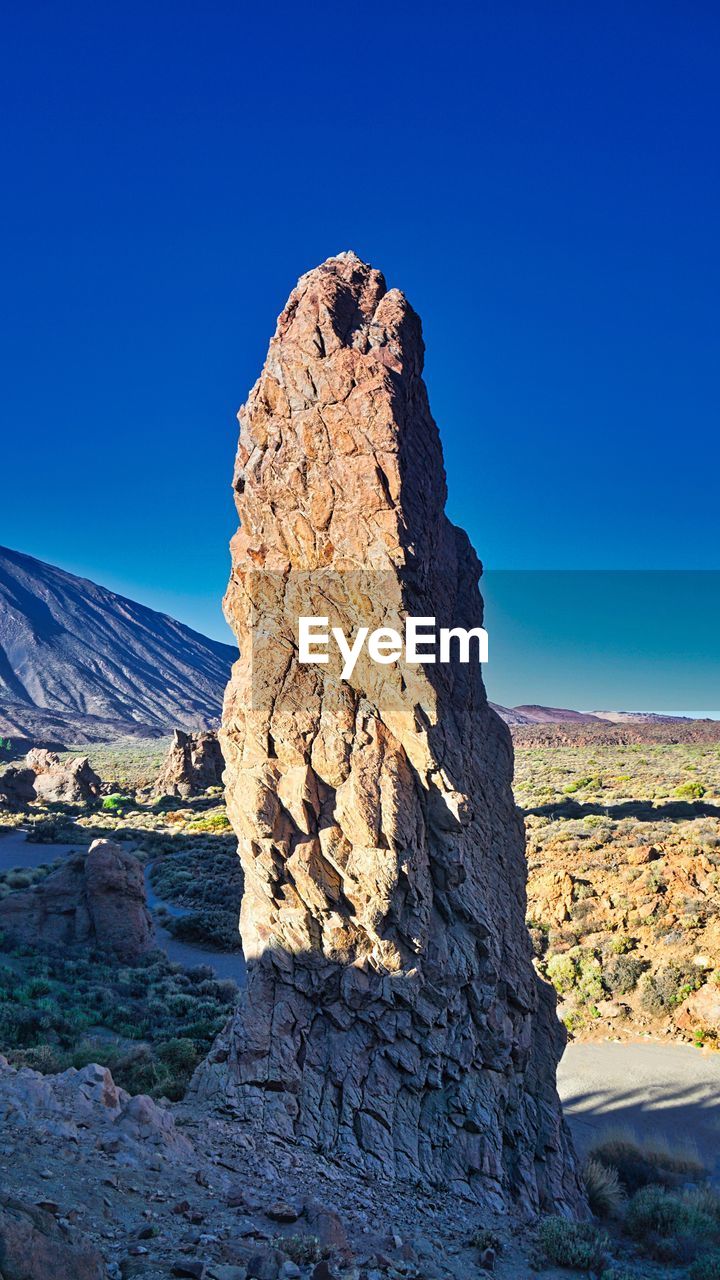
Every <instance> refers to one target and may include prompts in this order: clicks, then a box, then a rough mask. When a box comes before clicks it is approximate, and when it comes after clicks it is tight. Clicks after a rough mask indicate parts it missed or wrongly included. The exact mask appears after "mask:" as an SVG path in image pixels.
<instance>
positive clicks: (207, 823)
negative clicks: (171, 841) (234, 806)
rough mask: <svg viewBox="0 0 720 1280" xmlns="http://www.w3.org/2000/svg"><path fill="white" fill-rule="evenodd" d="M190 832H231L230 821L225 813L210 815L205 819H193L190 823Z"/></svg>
mask: <svg viewBox="0 0 720 1280" xmlns="http://www.w3.org/2000/svg"><path fill="white" fill-rule="evenodd" d="M190 830H191V831H223V832H224V831H231V830H232V827H231V825H230V819H229V818H228V816H227V814H226V813H211V814H208V816H207V817H206V818H195V819H194V820H193V821H192V822H191V823H190Z"/></svg>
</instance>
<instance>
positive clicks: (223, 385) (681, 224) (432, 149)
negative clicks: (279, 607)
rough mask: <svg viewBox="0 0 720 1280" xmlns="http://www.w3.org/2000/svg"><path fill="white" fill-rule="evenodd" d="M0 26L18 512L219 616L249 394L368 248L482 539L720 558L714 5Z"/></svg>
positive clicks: (34, 16)
mask: <svg viewBox="0 0 720 1280" xmlns="http://www.w3.org/2000/svg"><path fill="white" fill-rule="evenodd" d="M3 45H4V52H3V55H2V56H3V62H4V66H3V74H2V77H0V83H1V88H0V97H1V105H2V114H3V120H4V122H5V128H4V130H3V139H2V143H1V144H0V146H1V151H0V157H1V162H2V173H3V178H4V185H5V190H6V197H5V199H4V201H3V203H2V208H1V209H0V219H1V220H2V224H3V225H2V236H1V237H0V245H1V248H0V252H1V254H2V259H3V261H2V271H3V282H4V293H5V300H6V306H5V308H4V317H3V319H2V334H1V335H0V336H1V338H2V350H3V353H4V356H5V360H6V370H5V376H4V378H3V397H2V410H3V419H4V424H3V439H2V455H1V456H2V471H0V486H1V488H0V498H1V500H2V505H1V507H0V512H1V519H0V542H2V543H5V544H7V545H10V546H13V547H16V548H18V549H20V550H24V551H27V552H29V553H31V554H34V555H37V556H40V557H41V558H43V559H46V560H50V561H52V562H54V563H57V564H62V565H64V566H66V567H67V568H70V569H72V570H75V571H79V572H82V573H85V574H87V575H88V576H90V577H93V578H95V579H96V580H98V581H101V582H103V583H106V584H107V585H109V586H112V587H115V588H116V589H120V590H123V591H125V592H126V593H127V594H129V595H131V596H134V597H136V598H139V599H142V600H144V601H147V602H148V603H150V604H153V605H155V606H156V607H159V608H164V609H167V610H168V611H169V612H173V613H175V614H176V615H177V616H180V617H182V618H183V619H185V620H187V621H189V622H191V623H192V624H193V625H195V626H197V627H199V628H200V629H203V630H206V631H208V632H210V633H212V634H215V635H222V634H223V625H224V624H223V623H222V621H221V619H220V615H219V608H218V601H219V597H220V595H221V594H222V590H223V587H224V582H225V579H226V576H227V569H228V557H227V551H226V544H227V540H228V538H229V535H230V533H231V531H232V528H233V525H234V513H233V509H232V504H231V499H230V490H229V481H230V475H231V468H232V457H233V452H234V446H235V436H236V424H235V420H234V415H235V412H236V410H237V408H238V406H239V404H240V402H241V401H242V400H243V399H244V397H245V395H246V393H247V390H248V388H249V387H250V386H251V384H252V383H253V382H254V380H255V378H256V377H257V374H258V372H259V368H260V365H261V362H262V359H263V356H264V352H265V348H266V346H267V341H268V338H269V336H270V334H271V332H272V330H273V328H274V323H275V317H276V316H277V314H278V312H279V310H280V309H281V307H282V305H283V303H284V301H285V298H286V296H287V294H288V292H289V290H290V288H291V287H292V285H293V284H294V282H295V280H296V279H297V277H298V275H300V274H301V273H302V272H303V271H305V270H307V269H308V268H310V267H312V266H314V265H315V264H316V263H317V262H319V261H322V260H323V259H324V258H326V257H327V256H329V255H330V254H332V253H334V252H337V251H338V250H340V249H345V248H354V249H355V250H356V252H358V253H359V254H360V255H361V256H363V257H365V258H367V259H368V260H370V261H372V262H373V263H374V264H375V265H377V266H379V267H381V268H382V269H383V271H384V272H385V274H386V276H387V278H388V281H389V283H390V284H392V285H399V286H400V287H402V288H403V289H404V290H405V291H406V293H407V294H408V296H409V297H410V300H411V301H412V302H413V304H414V306H415V307H416V308H417V310H418V311H419V312H420V314H421V316H422V318H423V323H424V330H425V338H426V342H427V346H428V358H427V368H426V373H427V381H428V386H429V391H430V398H431V404H432V407H433V411H434V413H435V416H436V418H437V421H438V424H439V426H440V430H441V433H442V437H443V442H444V447H445V454H446V463H447V470H448V481H449V488H450V506H449V510H450V514H451V516H452V517H453V518H454V519H455V520H457V521H458V522H459V523H461V524H463V525H464V526H465V527H466V528H467V529H468V531H469V532H470V534H471V536H472V538H473V541H474V543H475V545H476V547H477V549H478V551H479V553H480V555H481V556H482V558H483V560H484V561H485V562H486V564H487V565H488V566H489V567H490V568H493V569H534V570H547V569H560V568H562V569H582V570H585V569H597V568H604V569H607V568H611V569H619V568H632V569H678V568H692V569H708V568H720V556H719V554H718V537H717V475H718V463H719V461H720V458H719V456H718V455H719V453H720V445H719V444H718V421H719V417H720V415H719V412H718V411H719V409H720V378H719V377H718V372H719V371H718V340H717V305H718V297H720V246H719V242H718V236H717V227H718V225H720V172H719V168H718V165H719V157H718V148H717V129H718V107H719V105H720V82H719V79H718V76H717V64H718V55H719V54H720V12H719V11H718V10H717V8H716V6H713V5H711V4H709V3H699V4H696V5H694V6H691V7H689V6H681V5H678V4H677V3H672V4H668V3H662V0H661V2H659V3H653V4H649V3H648V4H644V3H634V4H633V5H631V6H628V5H624V4H620V3H609V4H606V5H603V6H602V7H601V6H598V5H595V6H591V5H577V4H572V3H569V2H568V3H551V4H544V5H538V4H537V3H512V2H511V3H507V4H505V3H503V4H500V3H493V4H489V3H479V4H477V5H475V6H472V7H470V6H466V5H459V4H453V3H450V4H446V5H444V6H442V8H441V7H440V6H438V5H436V4H424V3H422V2H420V3H414V4H409V3H408V4H393V3H384V4H382V5H380V4H374V3H370V4H367V3H365V4H363V5H358V4H353V3H347V4H344V5H336V4H333V5H330V4H327V3H324V2H322V0H321V2H320V3H318V4H315V5H313V6H297V5H289V4H284V3H280V4H276V5H275V6H272V7H271V6H263V7H261V6H259V5H255V6H252V7H251V6H249V5H246V4H242V3H212V2H211V3H209V4H206V5H202V6H200V5H197V4H188V3H184V2H183V0H179V2H178V3H173V4H172V5H169V4H167V5H166V4H164V3H162V2H159V3H153V4H150V5H147V4H145V5H139V4H135V3H132V2H131V3H124V4H122V5H120V4H115V3H107V4H102V5H97V4H93V5H90V4H86V3H72V2H69V3H67V4H63V5H52V4H50V3H47V2H45V3H40V2H36V3H34V4H30V5H24V6H20V5H18V6H15V7H14V9H12V10H8V11H7V13H6V14H5V17H4V41H3ZM521 603H522V602H521ZM627 608H628V609H630V610H631V611H632V608H633V604H632V601H628V602H627ZM561 613H562V611H561ZM554 618H555V615H554V614H553V616H551V617H549V618H548V620H547V624H546V628H545V633H544V636H545V638H544V642H543V643H544V644H545V646H546V648H547V649H548V651H552V650H554V649H557V647H558V645H561V644H565V643H566V642H567V640H568V630H567V629H568V626H570V625H571V619H570V620H569V619H568V617H567V616H565V615H564V614H563V616H558V617H557V618H556V619H555V620H554ZM638 621H639V622H640V621H641V615H640V613H639V612H638ZM488 624H489V627H490V628H491V624H492V618H491V617H490V618H489V619H488ZM561 629H562V634H561ZM651 630H652V629H649V630H648V636H647V642H646V641H645V640H643V644H645V643H647V646H648V648H647V653H648V655H651V654H656V655H658V656H659V653H660V648H659V640H658V639H657V637H655V638H653V636H652V635H651V634H650V631H651ZM508 643H509V642H508ZM582 643H583V642H582V639H581V637H579V639H578V645H579V646H580V647H582ZM618 646H619V647H618ZM510 651H511V650H510V648H509V647H508V648H507V653H510ZM512 652H513V654H514V657H513V671H514V673H515V675H516V677H517V690H518V696H517V697H516V698H515V699H514V700H515V701H523V700H527V699H526V689H527V687H528V686H529V684H530V683H532V678H533V675H534V673H537V672H538V655H537V648H536V647H535V648H534V649H533V652H532V653H531V652H530V650H529V649H527V648H526V649H523V648H522V646H520V649H519V650H518V647H517V645H513V647H512ZM583 653H584V651H583V652H580V656H579V658H578V662H579V664H580V666H579V668H578V670H579V671H580V672H581V673H583V672H584V673H585V675H584V676H583V679H585V680H586V682H587V697H586V698H584V699H583V701H584V702H585V703H586V705H590V704H595V705H597V704H598V701H599V700H598V698H597V697H595V696H594V694H595V692H596V690H597V691H599V686H598V684H597V679H596V676H597V670H596V669H595V668H593V666H592V664H591V663H590V664H589V665H587V664H586V665H585V666H583V662H584V661H585V658H586V657H587V654H586V653H585V656H583ZM623 653H624V650H623V647H622V643H621V642H617V643H616V648H615V649H614V650H613V655H614V657H613V661H614V662H616V664H617V666H618V670H619V669H620V668H621V667H622V662H623ZM629 655H630V649H629V648H628V649H627V651H626V656H628V657H629ZM651 665H652V664H651ZM541 668H542V664H541ZM696 670H697V671H698V672H700V671H701V667H699V666H698V667H696ZM594 671H595V674H593V672H594ZM576 674H577V673H576ZM561 675H562V673H558V678H557V682H556V683H557V696H556V697H555V698H554V699H552V700H554V701H557V702H560V701H562V700H563V699H564V697H565V693H566V692H569V691H570V688H571V686H570V685H569V684H567V683H565V684H563V680H562V678H561ZM513 678H514V677H513ZM663 680H664V677H663V669H662V665H660V666H658V669H657V677H656V684H655V685H652V686H651V687H649V688H648V689H647V690H644V691H643V692H644V700H645V701H647V698H650V697H653V696H654V698H655V700H656V701H658V700H659V699H660V698H661V697H662V696H663V695H664V693H665V692H666V688H665V686H664V683H663ZM702 680H704V676H703V677H702ZM540 683H541V682H540V681H538V684H540ZM546 683H547V682H546V681H543V682H542V685H543V688H544V687H545V684H546ZM701 684H702V681H701ZM553 687H555V686H553ZM572 687H573V688H574V687H575V686H574V685H573V686H572ZM505 692H506V691H505V686H503V696H505ZM510 692H512V690H510ZM686 692H687V691H685V690H682V689H679V690H678V699H680V701H679V702H678V703H677V709H678V710H682V709H683V708H684V705H685V703H684V701H683V700H682V699H684V698H685V695H686ZM645 694H646V697H645ZM698 698H700V699H701V700H702V691H700V693H698ZM532 700H533V701H535V700H537V701H540V700H545V701H548V700H549V695H547V692H545V693H543V694H542V696H541V695H540V693H538V696H537V697H536V698H533V699H532ZM577 704H578V701H577V698H575V705H577ZM719 713H720V712H719Z"/></svg>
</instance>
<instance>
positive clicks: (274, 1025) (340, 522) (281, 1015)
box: [195, 254, 583, 1212]
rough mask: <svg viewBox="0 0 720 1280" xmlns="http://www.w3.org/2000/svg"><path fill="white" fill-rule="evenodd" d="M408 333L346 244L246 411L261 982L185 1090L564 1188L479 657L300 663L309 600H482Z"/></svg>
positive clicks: (351, 608) (246, 940)
mask: <svg viewBox="0 0 720 1280" xmlns="http://www.w3.org/2000/svg"><path fill="white" fill-rule="evenodd" d="M423 351H424V347H423V341H422V337H421V330H420V322H419V320H418V317H417V316H416V314H415V313H414V311H413V310H412V308H411V307H410V305H409V304H408V302H407V301H406V300H405V298H404V296H403V295H402V294H401V293H400V292H398V290H396V289H392V290H390V291H388V290H387V288H386V285H385V282H384V279H383V277H382V275H381V274H380V272H379V271H376V270H374V269H372V268H371V267H369V266H367V265H365V264H364V263H362V262H361V261H360V260H359V259H358V258H357V257H356V256H355V255H354V254H341V255H339V256H338V257H337V258H332V259H330V260H329V261H327V262H326V263H325V264H324V265H323V266H321V267H319V268H318V269H316V270H314V271H311V272H310V273H309V274H308V275H306V276H304V277H303V278H302V279H301V280H300V282H299V284H298V286H297V288H296V289H295V290H294V291H293V293H292V294H291V296H290V299H289V301H288V303H287V306H286V307H285V310H284V311H283V313H282V315H281V316H280V319H279V321H278V327H277V331H276V334H275V337H274V338H273V340H272V342H271V344H270V350H269V353H268V357H267V361H266V363H265V367H264V369H263V372H262V374H261V377H260V379H259V381H258V382H257V383H256V385H255V386H254V388H253V389H252V391H251V393H250V397H249V399H248V402H247V404H246V405H245V406H244V407H243V409H241V411H240V414H239V419H240V423H241V432H240V445H239V452H238V459H237V469H236V476H235V492H236V502H237V509H238V513H239V516H240V521H241V527H240V529H239V531H238V533H237V534H236V535H235V537H234V539H233V543H232V557H233V569H232V577H231V582H230V586H229V589H228V593H227V597H226V613H227V617H228V620H229V621H230V623H231V625H232V627H233V629H234V631H235V634H236V636H237V638H238V642H239V648H240V654H241V657H240V659H239V661H238V662H237V663H236V665H235V667H234V669H233V677H232V681H231V684H230V686H229V688H228V692H227V695H226V701H225V710H224V718H223V730H222V733H221V743H222V748H223V754H224V757H225V761H226V773H225V778H226V788H227V799H228V806H229V813H230V817H231V820H232V822H233V825H234V827H235V830H236V832H237V834H238V837H239V853H240V858H241V860H242V864H243V868H244V873H245V895H244V898H243V904H242V912H241V918H240V929H241V934H242V939H243V947H244V951H245V956H246V959H247V962H248V989H247V993H246V997H245V1000H244V1003H243V1005H242V1006H241V1008H240V1011H239V1013H238V1015H237V1016H236V1018H235V1019H234V1021H233V1022H232V1023H231V1024H230V1025H229V1026H228V1028H226V1031H225V1032H224V1033H223V1035H222V1036H221V1038H220V1040H219V1041H218V1042H217V1044H216V1046H215V1048H214V1051H213V1053H212V1054H211V1056H210V1059H209V1060H208V1062H207V1063H206V1064H205V1065H204V1067H203V1068H202V1069H201V1071H200V1073H199V1075H198V1077H197V1079H196V1084H195V1088H196V1089H197V1090H198V1091H199V1092H200V1093H202V1094H204V1095H206V1096H208V1095H209V1096H212V1095H213V1094H214V1093H215V1092H219V1093H222V1095H223V1096H224V1097H225V1096H227V1094H228V1093H230V1094H231V1096H232V1099H233V1102H234V1104H235V1105H236V1106H237V1107H238V1108H239V1109H240V1111H241V1114H242V1115H243V1116H244V1117H245V1118H246V1119H247V1120H248V1121H251V1122H254V1123H256V1124H258V1125H259V1126H262V1127H263V1128H264V1129H265V1130H266V1131H268V1132H270V1133H275V1134H278V1135H285V1136H287V1137H290V1138H293V1139H295V1140H299V1141H301V1142H303V1143H306V1144H309V1145H312V1146H314V1147H316V1148H319V1149H321V1150H324V1151H328V1152H332V1153H334V1154H335V1155H336V1156H338V1157H340V1158H343V1159H345V1160H346V1161H348V1162H350V1163H351V1164H352V1165H353V1166H354V1167H356V1168H358V1169H364V1170H366V1171H367V1172H369V1173H373V1174H376V1175H379V1176H381V1177H390V1178H392V1177H395V1176H398V1177H400V1178H406V1179H418V1178H420V1179H422V1180H424V1181H428V1182H432V1183H436V1184H443V1185H448V1186H450V1187H451V1188H452V1189H453V1190H455V1191H456V1192H457V1193H458V1194H460V1195H464V1196H467V1197H470V1198H475V1199H477V1200H478V1201H479V1202H480V1203H482V1204H484V1205H487V1206H488V1207H496V1208H500V1209H508V1208H510V1207H511V1206H512V1205H513V1204H514V1205H516V1206H517V1207H518V1208H520V1209H522V1210H523V1211H525V1212H534V1211H536V1210H537V1209H538V1208H539V1207H540V1206H541V1205H543V1204H546V1205H550V1204H553V1205H555V1206H559V1207H563V1206H564V1207H566V1208H567V1209H569V1210H573V1209H577V1208H580V1207H582V1203H583V1198H582V1193H581V1192H580V1191H579V1187H578V1180H577V1175H576V1170H575V1162H574V1157H573V1153H572V1150H571V1147H570V1144H569V1139H568V1135H567V1132H566V1130H565V1128H564V1125H563V1121H562V1116H561V1110H560V1105H559V1102H558V1098H557V1095H556V1091H555V1066H556V1063H557V1061H558V1059H559V1057H560V1054H561V1053H562V1049H563V1044H564V1032H563V1029H562V1028H561V1026H560V1024H559V1023H558V1021H557V1020H556V1017H555V1000H554V994H553V992H552V990H551V989H550V988H548V987H547V986H546V985H544V984H542V983H540V982H539V980H538V979H537V978H536V975H535V972H534V970H533V966H532V962H531V949H530V943H529V938H528V934H527V930H526V927H525V878H526V871H525V861H524V834H523V827H522V822H521V819H520V817H519V815H518V813H517V811H516V809H515V806H514V803H513V797H512V792H511V779H512V768H513V758H512V746H511V742H510V736H509V732H508V730H507V728H506V726H505V725H504V724H503V723H502V722H501V721H500V720H499V718H498V717H497V716H496V715H495V713H494V712H493V711H492V710H491V709H490V708H489V707H488V703H487V698H486V695H485V690H484V687H483V683H482V679H481V675H480V667H479V666H478V665H477V663H476V662H470V663H461V662H460V661H459V660H458V658H457V653H456V654H455V656H454V660H453V661H452V662H450V663H448V664H443V665H440V664H436V665H434V666H433V665H429V664H417V663H415V664H411V663H407V662H405V663H400V662H396V663H393V664H392V665H380V664H379V663H376V662H374V661H371V660H370V658H369V657H368V656H367V654H366V653H365V654H363V656H362V657H361V658H360V660H359V661H358V662H357V665H356V666H355V668H354V671H353V673H352V675H351V676H350V677H349V678H348V679H347V680H342V679H341V678H340V676H339V666H338V664H337V663H336V662H335V661H334V660H333V659H331V661H330V662H329V663H328V664H327V665H325V666H319V665H305V664H302V663H300V662H299V661H298V649H297V642H298V617H299V616H312V617H319V616H328V617H330V619H331V623H332V624H335V623H337V625H340V626H342V627H343V629H344V631H345V634H346V635H348V636H350V637H353V636H354V635H355V633H356V631H357V628H358V626H359V625H361V624H362V625H366V626H368V627H369V628H370V630H371V631H372V630H373V629H374V628H376V627H378V626H381V625H382V626H393V627H396V628H397V629H401V628H402V625H403V621H404V619H405V618H407V617H408V616H413V617H422V618H427V617H434V618H435V619H436V620H437V625H438V626H461V627H466V628H469V627H475V626H478V625H480V624H481V623H482V614H483V608H482V600H481V597H480V594H479V591H478V586H477V584H478V579H479V576H480V573H481V566H480V564H479V561H478V560H477V558H476V556H475V553H474V551H473V549H472V547H471V545H470V543H469V541H468V538H467V536H466V535H465V533H463V531H462V530H460V529H458V528H456V527H455V526H453V525H452V524H451V523H450V521H449V520H448V519H447V517H446V516H445V513H444V506H445V498H446V487H445V476H444V470H443V462H442V451H441V445H440V439H439V435H438V431H437V428H436V425H435V423H434V421H433V418H432V416H431V414H430V409H429V406H428V400H427V394H426V390H425V385H424V383H423V380H422V367H423Z"/></svg>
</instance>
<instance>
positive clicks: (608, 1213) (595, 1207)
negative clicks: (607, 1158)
mask: <svg viewBox="0 0 720 1280" xmlns="http://www.w3.org/2000/svg"><path fill="white" fill-rule="evenodd" d="M583 1181H584V1183H585V1190H586V1192H587V1198H588V1204H589V1205H590V1208H591V1209H592V1211H593V1213H594V1214H595V1216H596V1217H598V1218H610V1217H613V1216H614V1215H615V1214H616V1213H617V1212H618V1210H619V1208H620V1205H621V1204H622V1202H623V1198H624V1197H623V1191H622V1187H621V1186H620V1178H619V1176H618V1171H617V1169H614V1168H613V1167H612V1165H608V1164H603V1163H602V1162H601V1161H600V1160H587V1161H586V1162H585V1165H584V1167H583Z"/></svg>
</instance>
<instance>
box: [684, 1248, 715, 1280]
mask: <svg viewBox="0 0 720 1280" xmlns="http://www.w3.org/2000/svg"><path fill="white" fill-rule="evenodd" d="M719 1276H720V1249H712V1250H711V1251H710V1252H709V1253H706V1254H704V1256H703V1257H701V1258H696V1259H695V1261H694V1262H693V1263H692V1265H691V1267H690V1270H689V1271H688V1280H718V1277H719Z"/></svg>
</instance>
